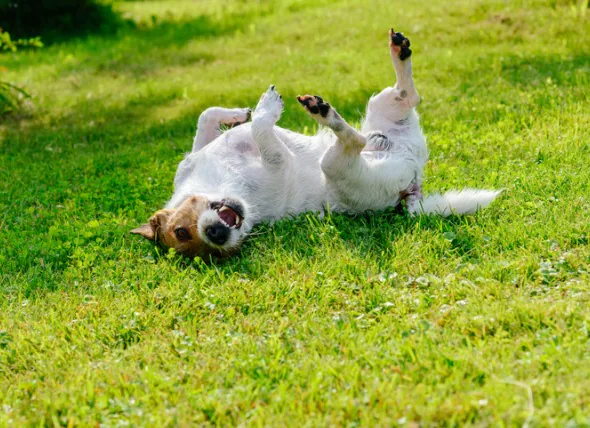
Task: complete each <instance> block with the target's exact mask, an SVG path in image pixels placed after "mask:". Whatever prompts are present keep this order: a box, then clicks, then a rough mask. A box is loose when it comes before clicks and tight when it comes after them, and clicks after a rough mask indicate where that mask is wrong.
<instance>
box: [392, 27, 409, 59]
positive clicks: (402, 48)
mask: <svg viewBox="0 0 590 428" xmlns="http://www.w3.org/2000/svg"><path fill="white" fill-rule="evenodd" d="M389 48H390V49H391V52H392V53H393V54H394V55H395V56H397V57H398V58H399V59H401V60H402V61H404V60H406V59H408V58H409V57H410V56H412V50H411V49H410V39H408V38H407V37H406V36H404V35H403V33H396V32H395V31H394V29H393V28H392V29H391V30H389Z"/></svg>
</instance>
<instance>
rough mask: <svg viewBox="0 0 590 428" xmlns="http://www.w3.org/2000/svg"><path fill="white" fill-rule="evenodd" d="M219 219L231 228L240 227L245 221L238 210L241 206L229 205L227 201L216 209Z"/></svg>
mask: <svg viewBox="0 0 590 428" xmlns="http://www.w3.org/2000/svg"><path fill="white" fill-rule="evenodd" d="M216 211H217V215H218V216H219V220H221V222H222V223H223V224H224V225H226V226H227V227H229V228H231V229H239V228H240V226H241V225H242V222H243V221H244V219H243V217H242V216H240V214H238V213H237V212H236V211H239V208H237V207H232V206H229V205H228V204H227V203H223V202H222V205H220V206H219V208H217V209H216Z"/></svg>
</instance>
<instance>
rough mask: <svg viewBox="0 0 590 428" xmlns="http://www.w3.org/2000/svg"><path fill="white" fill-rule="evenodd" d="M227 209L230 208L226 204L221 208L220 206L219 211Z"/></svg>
mask: <svg viewBox="0 0 590 428" xmlns="http://www.w3.org/2000/svg"><path fill="white" fill-rule="evenodd" d="M225 210H229V207H227V206H225V205H224V206H222V207H221V208H219V210H218V211H217V212H222V211H225Z"/></svg>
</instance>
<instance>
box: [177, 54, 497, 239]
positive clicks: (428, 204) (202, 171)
mask: <svg viewBox="0 0 590 428" xmlns="http://www.w3.org/2000/svg"><path fill="white" fill-rule="evenodd" d="M392 58H393V65H394V67H395V71H396V75H397V84H396V85H395V86H394V87H389V88H386V89H384V90H383V91H382V92H381V93H379V94H377V95H375V96H373V97H372V98H371V99H370V101H369V104H368V107H367V115H366V118H365V120H364V122H363V125H362V128H361V130H360V131H358V130H356V129H354V128H352V127H351V126H350V125H348V124H347V123H346V122H345V121H344V120H343V119H342V118H341V117H340V116H339V115H338V113H337V112H336V111H335V110H334V109H333V108H332V109H331V110H329V113H328V114H327V115H326V117H322V116H321V115H319V114H315V115H314V114H311V113H310V115H311V116H312V117H313V118H314V119H315V120H317V121H318V122H319V123H320V125H322V126H323V127H325V128H322V129H321V130H320V132H319V133H318V134H317V135H315V136H305V135H301V134H298V133H295V132H291V131H289V130H286V129H283V128H280V127H277V126H276V125H275V124H276V122H277V121H278V120H279V118H280V115H281V112H282V111H283V101H282V99H281V97H280V95H278V93H276V91H275V90H274V86H271V87H270V88H269V90H268V91H266V92H265V93H264V94H263V95H262V97H261V99H260V102H259V103H258V106H257V107H256V110H255V111H254V113H253V116H252V123H245V124H242V125H240V126H237V127H235V128H233V129H231V130H229V131H227V132H224V133H222V132H221V130H220V124H230V123H233V122H236V121H237V122H242V121H244V120H246V119H247V117H248V116H249V110H248V109H224V108H220V107H213V108H210V109H207V110H206V111H205V112H204V113H203V114H202V115H201V117H200V118H199V122H198V130H197V135H196V137H195V140H194V144H193V151H192V152H191V153H189V154H188V155H187V156H186V158H185V159H184V160H183V161H182V162H181V163H180V165H179V166H178V171H177V174H176V177H175V181H174V183H175V191H174V195H173V196H172V198H171V199H170V201H169V203H168V205H167V208H175V207H177V206H179V205H180V204H181V203H182V202H183V201H184V200H185V199H186V198H187V197H188V196H190V195H193V194H199V195H204V196H206V197H207V198H208V199H209V200H211V201H212V200H221V199H224V198H231V199H235V200H238V201H240V202H241V203H242V204H243V205H244V207H245V211H246V214H245V218H244V222H243V225H242V227H241V228H240V229H234V230H232V232H231V233H232V236H231V238H230V240H229V241H228V243H227V245H226V247H228V248H229V247H230V246H231V247H234V246H236V245H239V243H240V242H241V241H242V239H243V237H244V236H245V235H246V234H247V233H248V232H249V231H250V230H251V228H252V227H253V226H254V225H255V224H256V223H259V222H262V221H273V220H276V219H279V218H282V217H284V216H286V215H290V214H298V213H301V212H304V211H323V210H324V209H325V208H326V207H327V206H329V207H330V209H331V210H334V211H343V212H350V213H357V212H362V211H365V210H369V209H372V210H377V209H384V208H386V207H390V206H395V205H397V204H398V203H400V201H401V200H402V199H405V200H406V204H407V207H408V211H409V212H410V214H412V215H413V214H421V213H424V214H438V215H443V216H447V215H450V214H471V213H473V212H475V211H477V209H479V208H485V207H486V206H488V205H489V204H490V203H491V202H492V201H493V200H494V198H495V197H496V196H497V195H498V194H499V193H500V192H498V191H491V190H473V189H465V190H463V191H452V192H448V193H445V194H444V195H432V196H429V197H427V198H426V199H423V198H422V195H421V186H422V170H423V168H424V165H425V163H426V160H427V158H428V150H427V148H426V140H425V138H424V135H423V134H422V131H421V129H420V125H419V120H418V115H417V113H416V112H415V110H414V108H415V107H416V106H417V105H418V103H419V101H420V97H419V95H418V92H417V91H416V89H415V87H414V82H413V79H412V73H411V71H412V66H411V61H410V59H407V60H405V61H403V62H402V61H401V60H400V59H399V58H398V57H397V55H396V54H395V52H394V50H393V48H392ZM215 216H216V214H215V211H211V212H210V213H208V214H207V215H205V216H202V218H201V219H200V220H199V231H200V234H201V235H203V239H205V240H206V237H205V236H204V233H203V232H202V231H203V230H204V228H205V227H206V226H207V225H208V224H210V223H211V222H214V221H215V220H216V217H215Z"/></svg>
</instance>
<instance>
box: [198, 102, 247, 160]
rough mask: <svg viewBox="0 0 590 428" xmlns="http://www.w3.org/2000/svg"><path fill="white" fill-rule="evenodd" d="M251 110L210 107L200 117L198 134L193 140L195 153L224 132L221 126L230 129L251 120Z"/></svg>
mask: <svg viewBox="0 0 590 428" xmlns="http://www.w3.org/2000/svg"><path fill="white" fill-rule="evenodd" d="M251 114H252V111H251V110H250V109H249V108H223V107H210V108H208V109H207V110H205V111H204V112H203V113H201V115H200V116H199V120H198V122H197V134H196V135H195V139H194V140H193V152H196V151H199V150H201V149H202V148H203V147H205V146H206V145H207V144H209V143H210V142H211V141H213V140H215V139H216V138H217V137H219V136H220V135H221V133H222V132H223V131H222V130H221V125H225V126H227V127H229V128H232V127H234V126H238V125H241V124H242V123H244V122H247V121H248V120H250V116H251Z"/></svg>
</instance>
